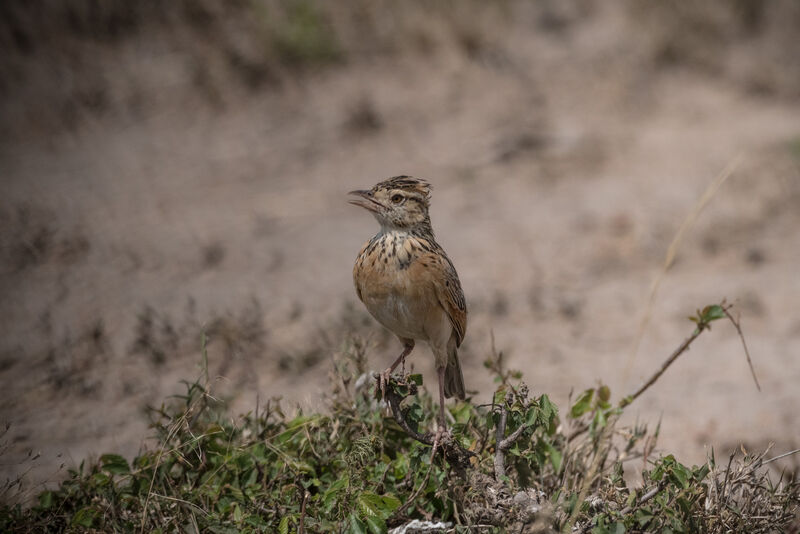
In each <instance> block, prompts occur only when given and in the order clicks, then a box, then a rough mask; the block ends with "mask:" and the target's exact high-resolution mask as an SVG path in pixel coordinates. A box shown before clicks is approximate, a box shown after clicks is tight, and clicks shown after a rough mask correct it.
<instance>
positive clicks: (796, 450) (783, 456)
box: [761, 449, 800, 465]
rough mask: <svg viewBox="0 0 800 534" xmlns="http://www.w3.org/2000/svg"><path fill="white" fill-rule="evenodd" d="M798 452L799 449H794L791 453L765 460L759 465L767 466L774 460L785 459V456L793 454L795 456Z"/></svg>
mask: <svg viewBox="0 0 800 534" xmlns="http://www.w3.org/2000/svg"><path fill="white" fill-rule="evenodd" d="M798 452H800V449H795V450H793V451H789V452H785V453H783V454H779V455H778V456H776V457H774V458H770V459H769V460H767V461H766V462H764V463H762V464H761V465H767V464H768V463H772V462H774V461H775V460H780V459H781V458H786V457H787V456H791V455H793V454H797V453H798Z"/></svg>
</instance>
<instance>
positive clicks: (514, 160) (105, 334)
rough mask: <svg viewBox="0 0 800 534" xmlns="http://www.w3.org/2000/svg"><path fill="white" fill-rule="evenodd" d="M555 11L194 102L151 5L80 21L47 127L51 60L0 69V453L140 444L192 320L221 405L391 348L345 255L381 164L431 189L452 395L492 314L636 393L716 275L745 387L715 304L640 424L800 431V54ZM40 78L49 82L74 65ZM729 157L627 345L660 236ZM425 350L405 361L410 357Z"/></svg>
mask: <svg viewBox="0 0 800 534" xmlns="http://www.w3.org/2000/svg"><path fill="white" fill-rule="evenodd" d="M545 4H548V3H543V5H545ZM514 5H516V4H514ZM558 5H559V6H561V7H559V8H557V9H556V8H553V9H555V11H553V10H552V9H551V10H550V11H548V10H546V9H544V8H541V9H539V10H538V11H535V12H528V11H525V10H521V11H519V12H517V13H515V15H513V16H510V18H501V19H500V21H498V20H495V19H494V18H492V17H487V18H486V19H485V21H484V22H483V23H482V26H481V27H480V28H479V31H478V30H476V31H477V33H465V34H463V35H460V37H459V36H457V37H454V38H452V39H450V38H447V39H444V38H443V39H441V40H440V41H436V44H435V46H434V45H429V46H426V47H421V48H420V49H417V48H414V47H409V50H402V51H400V52H393V53H391V54H387V55H378V56H376V57H371V56H363V55H359V56H358V57H356V58H355V59H351V60H348V61H346V62H344V63H341V64H333V65H331V66H326V67H324V68H319V69H313V70H311V71H308V72H303V73H300V74H296V75H291V76H289V75H286V74H285V73H284V74H282V78H281V82H280V83H279V84H275V85H274V86H273V85H269V84H267V85H261V86H258V87H257V88H256V89H253V88H251V87H245V86H243V85H241V84H238V82H234V81H230V82H217V85H216V88H215V89H214V91H213V92H214V94H215V95H216V96H214V98H209V97H208V91H207V90H206V89H203V90H201V89H198V88H197V87H198V86H199V85H200V82H198V78H197V77H196V76H193V75H192V72H193V71H190V70H189V69H188V68H187V67H186V62H187V53H184V52H183V51H182V50H184V49H182V48H180V47H176V45H175V44H174V42H173V41H169V40H165V39H166V38H162V37H159V38H158V39H155V38H153V35H156V36H160V35H162V33H163V30H158V31H156V30H152V31H148V32H144V31H141V32H140V33H138V34H135V35H134V36H132V37H128V38H126V39H125V40H123V41H121V42H115V43H113V44H106V43H104V42H100V43H99V44H97V43H94V44H92V45H91V46H92V47H94V48H92V50H102V53H98V54H97V55H96V56H93V59H91V60H88V59H87V60H85V62H92V61H96V62H97V63H98V65H99V66H98V67H97V68H98V69H100V68H102V76H101V77H100V78H101V79H102V80H103V83H104V84H105V85H104V88H105V89H104V91H105V92H104V93H101V94H102V95H104V96H102V97H98V98H99V101H100V102H101V104H97V103H96V102H95V101H93V100H91V99H88V100H87V99H85V98H84V100H85V101H87V102H89V104H86V106H84V108H81V110H79V111H77V112H74V113H73V112H72V111H70V113H67V116H68V117H69V120H68V121H67V122H59V121H57V120H55V119H53V117H54V115H53V114H52V113H51V110H52V109H58V110H62V111H64V108H63V106H61V104H58V105H55V104H53V105H52V106H51V105H50V104H51V103H52V101H51V100H50V99H51V98H55V97H53V96H52V95H53V94H57V93H56V92H57V91H58V90H60V88H59V87H58V86H56V87H50V86H48V88H47V90H45V89H42V88H41V87H40V86H39V85H37V84H39V83H41V80H43V79H46V75H47V72H46V71H47V69H46V66H47V65H52V62H51V63H48V61H50V59H48V58H51V56H48V55H47V53H45V52H43V51H42V49H41V48H39V49H38V51H34V52H33V53H31V54H32V55H29V56H25V57H27V59H26V60H25V61H24V62H23V63H20V64H21V65H23V67H20V69H21V70H19V72H20V73H22V74H20V75H19V76H20V77H19V78H18V79H19V80H21V83H20V84H18V85H15V84H11V83H9V80H10V74H9V73H11V72H17V71H13V70H12V69H11V68H10V67H9V68H6V69H4V70H3V75H4V83H3V84H2V90H3V91H4V93H3V94H4V95H5V96H4V103H3V105H2V109H3V114H4V115H3V117H4V121H3V126H2V135H0V176H1V177H2V179H1V180H2V182H0V198H2V200H0V221H2V228H3V231H2V238H1V239H2V242H1V243H0V245H2V251H3V253H2V263H0V275H1V276H0V291H1V292H2V299H1V300H0V322H1V323H2V324H3V330H2V332H3V335H2V336H0V382H1V383H2V403H0V422H3V423H5V422H7V423H9V424H10V427H9V428H8V430H7V431H6V432H5V434H3V435H2V438H0V442H2V456H0V476H2V478H3V479H5V478H6V477H11V478H13V477H15V476H16V475H18V474H20V473H23V472H26V473H27V477H26V479H25V484H24V487H25V488H27V489H28V490H30V491H34V490H35V489H36V488H38V487H41V486H40V484H41V483H45V482H52V481H55V480H58V479H59V477H61V476H63V473H64V469H66V468H68V467H71V466H74V465H76V464H78V463H80V462H81V460H83V459H84V458H86V457H87V456H90V455H97V454H101V453H104V452H110V451H116V452H121V453H124V454H126V455H133V454H135V453H136V451H137V450H138V449H139V447H140V446H141V444H142V441H143V440H144V439H145V438H146V437H147V436H148V430H147V418H146V416H145V406H146V405H148V404H156V405H157V404H159V403H161V402H162V401H164V400H165V398H166V397H167V396H168V395H171V394H176V393H180V392H181V391H182V390H183V385H182V384H181V383H180V380H181V379H189V380H193V379H194V378H196V377H197V376H198V375H199V373H200V371H199V362H200V332H201V331H202V330H204V329H205V330H206V331H208V332H209V336H210V345H209V366H210V371H211V374H212V376H215V377H217V378H216V380H215V382H216V386H215V387H216V388H217V389H216V390H217V391H218V392H219V393H220V395H222V396H224V397H226V398H228V399H229V400H230V402H231V405H232V411H233V413H243V412H246V411H249V410H252V409H254V407H255V405H256V402H257V400H258V401H259V402H263V401H264V400H265V399H267V398H269V397H272V396H275V395H282V396H283V398H284V399H285V401H286V402H287V404H288V405H289V406H292V405H297V404H299V405H300V406H304V407H308V408H313V407H314V406H315V405H317V404H318V402H319V399H320V394H321V392H323V391H324V390H325V388H326V383H327V380H328V369H329V366H330V360H331V357H332V355H333V354H334V353H335V352H336V351H338V350H340V349H341V347H342V345H343V343H344V342H345V341H346V339H347V338H348V337H349V336H350V335H351V334H352V333H353V332H356V333H358V334H359V335H371V336H372V339H373V340H374V341H375V348H374V349H373V350H372V352H371V354H370V361H371V363H372V365H373V366H374V368H375V369H380V368H383V367H384V366H385V365H387V364H388V362H390V361H391V360H392V359H393V358H394V357H395V356H396V353H397V352H398V351H399V350H400V346H399V344H398V343H397V342H396V341H395V340H392V339H390V338H388V337H387V336H386V335H385V333H381V331H380V326H379V325H377V323H375V322H373V321H372V320H371V319H370V318H369V317H368V316H367V315H366V314H365V312H364V311H363V310H362V309H361V307H360V303H358V302H357V299H356V296H355V293H354V291H353V288H352V281H351V269H352V264H353V261H354V259H355V255H356V253H357V252H358V250H359V247H360V246H361V244H362V243H363V242H364V241H366V240H367V239H368V238H369V237H370V236H371V235H372V234H373V233H374V232H375V231H376V230H377V225H376V223H375V221H374V220H373V219H372V218H371V217H370V216H369V215H368V214H367V213H365V212H363V210H358V209H356V208H355V207H353V206H350V205H348V204H347V202H346V196H345V194H346V192H347V191H349V190H351V189H356V188H364V187H368V186H371V185H372V184H373V183H375V182H377V181H378V180H381V179H384V178H386V177H389V176H393V175H397V174H411V175H415V176H420V177H424V178H427V179H428V180H429V181H430V182H431V183H432V184H433V185H434V196H433V204H432V220H433V225H434V229H435V231H436V233H437V237H438V239H439V240H440V242H441V244H442V245H443V246H444V247H445V249H446V250H447V252H448V254H449V255H450V257H451V259H452V260H453V262H454V264H455V266H456V268H457V269H458V272H459V275H460V278H461V281H462V284H463V287H464V291H465V294H466V296H467V301H468V306H469V326H468V330H467V336H466V340H465V342H464V346H463V350H462V360H463V366H464V374H465V380H466V384H467V388H468V389H469V390H472V391H475V392H476V393H475V397H474V398H476V399H487V398H488V396H489V395H490V394H491V392H492V390H493V389H492V388H493V385H492V384H491V382H490V380H489V377H488V376H487V374H486V373H485V371H484V369H483V367H482V361H483V359H484V358H485V357H486V355H487V354H488V352H489V350H490V339H491V334H492V333H493V335H494V339H495V343H496V345H497V348H498V349H501V350H503V351H504V352H505V354H506V355H507V356H508V362H509V365H510V366H512V367H515V368H518V369H520V370H522V371H523V372H524V375H525V379H526V381H527V382H528V384H529V385H530V386H531V389H532V390H533V391H534V392H547V393H548V394H550V395H551V397H552V398H553V399H554V400H556V401H557V402H558V403H559V405H560V406H561V407H562V409H564V408H565V407H566V402H567V398H568V396H569V395H570V392H571V391H573V390H574V391H579V390H581V389H583V388H586V387H590V386H592V385H595V384H596V383H597V382H598V381H603V382H604V383H607V384H608V385H609V386H610V387H611V390H612V392H613V393H614V394H615V395H618V396H622V395H624V394H627V393H629V392H631V391H632V390H633V389H634V388H635V387H636V386H638V385H639V384H640V383H641V382H642V381H643V380H644V379H646V378H647V376H649V374H650V373H652V372H653V371H654V370H655V369H656V368H657V367H658V366H659V365H660V364H661V362H662V361H663V360H664V359H665V358H666V357H667V356H668V355H669V354H670V352H671V351H672V350H673V349H674V348H675V347H677V345H678V344H679V343H680V342H681V341H682V340H683V339H684V338H685V337H686V336H687V335H688V334H690V333H691V330H692V328H693V325H692V324H691V323H690V322H689V321H688V320H687V316H689V315H691V314H693V313H694V311H695V309H696V308H698V307H702V306H704V305H706V304H710V303H715V302H719V301H720V300H721V299H723V298H725V299H727V300H728V301H729V302H733V303H735V304H736V308H735V310H736V311H737V312H739V313H740V314H741V323H742V327H743V329H744V334H745V336H746V339H747V343H748V347H749V349H750V352H751V354H752V356H753V361H754V365H755V370H756V372H757V373H758V377H759V380H760V382H761V386H762V391H761V392H758V391H757V390H756V387H755V385H754V384H753V381H752V379H751V377H750V373H749V370H748V367H747V364H746V361H745V357H744V353H743V351H742V348H741V344H740V341H739V339H738V336H737V334H736V331H735V330H734V329H733V327H732V326H731V325H730V324H725V323H723V322H720V323H716V324H715V325H714V328H713V331H711V332H709V333H706V334H704V335H703V336H702V337H701V338H700V339H699V340H698V341H697V342H696V344H695V345H693V346H692V349H691V350H690V351H689V353H687V354H686V355H685V356H684V357H682V358H681V359H680V360H678V362H677V363H676V364H675V365H674V366H673V367H672V368H670V370H669V371H668V372H667V373H666V374H665V375H664V376H663V377H662V378H661V379H660V380H659V381H658V383H657V384H656V385H655V386H654V387H653V388H652V389H651V390H649V391H648V392H647V393H646V394H645V395H644V396H643V397H642V398H641V399H640V400H639V401H637V404H636V405H634V406H633V407H632V408H631V410H630V412H631V419H630V420H631V421H632V420H633V417H635V418H636V419H638V420H639V421H646V422H648V423H649V424H650V425H655V424H656V423H657V422H658V421H659V420H660V421H661V435H660V438H659V448H660V449H661V450H669V451H671V452H675V453H677V455H678V456H679V458H681V459H683V460H685V461H687V462H700V461H702V460H703V459H704V458H705V455H706V454H707V453H708V452H709V450H710V448H711V447H714V448H715V450H716V451H719V454H722V455H727V454H728V453H729V452H730V451H732V450H733V448H735V447H738V445H739V443H744V444H745V447H747V448H763V447H765V446H767V445H768V444H769V443H771V442H775V443H776V445H775V446H774V449H773V450H774V451H775V452H776V453H779V452H784V451H786V450H790V449H793V448H797V447H800V433H798V431H797V429H798V428H800V416H798V411H797V406H798V405H800V387H798V383H800V358H798V354H800V314H799V313H798V302H800V232H799V231H798V228H799V227H800V105H798V103H800V97H799V96H798V95H800V93H797V92H795V91H796V87H798V85H793V84H800V79H795V78H792V77H789V78H788V82H785V81H782V80H783V79H782V78H781V79H779V78H771V77H770V74H769V73H770V72H773V71H774V70H775V69H772V70H770V68H771V67H772V65H770V63H769V62H768V61H766V60H765V59H764V58H765V57H767V58H770V57H772V56H769V55H767V56H763V55H759V54H760V52H759V51H760V50H762V49H763V47H764V46H768V45H769V41H768V39H767V37H763V36H761V37H758V36H756V37H749V38H748V39H749V40H747V39H745V38H741V39H740V38H739V37H736V38H733V37H730V40H729V41H724V42H723V45H719V49H718V50H717V49H714V50H717V52H716V53H718V55H719V57H717V58H716V59H715V61H714V62H709V61H707V60H706V59H704V58H701V60H698V59H697V58H695V57H694V56H688V55H686V53H685V50H683V49H682V48H680V46H673V47H671V48H670V47H664V46H662V45H663V42H662V41H658V39H659V37H658V36H657V35H656V36H654V35H653V32H651V31H650V26H648V25H649V24H651V23H652V21H648V20H649V19H646V18H645V19H643V18H642V16H641V15H637V14H635V13H634V14H632V13H631V8H630V6H629V4H626V3H605V2H604V3H599V2H598V3H593V2H572V3H569V2H568V3H563V4H558ZM563 6H571V7H563ZM576 6H577V7H576ZM551 7H552V6H551ZM520 9H521V8H520ZM548 14H549V15H548ZM545 15H548V16H552V17H555V18H554V19H553V20H551V19H550V18H547V17H546V16H545ZM505 16H506V17H509V15H508V14H506V15H505ZM773 18H774V17H773ZM770 20H772V19H770ZM773 22H774V21H773ZM762 24H763V25H767V23H765V22H762ZM767 26H768V25H767ZM768 27H769V28H771V26H768ZM763 31H766V30H763ZM464 35H466V37H464ZM476 35H477V37H475V36H476ZM467 37H469V38H467ZM419 39H420V40H421V41H424V39H422V38H421V37H420V38H419ZM687 39H688V37H687ZM656 41H657V42H656ZM3 42H5V43H6V44H8V42H9V41H3ZM654 42H655V44H654ZM765 42H766V43H767V44H763V43H765ZM680 43H684V41H680ZM684 44H685V43H684ZM762 45H763V46H762ZM687 46H689V45H687ZM692 46H694V45H692ZM659 47H660V48H659ZM748 47H751V48H752V49H750V48H748ZM81 50H82V49H81ZM664 50H666V52H665V51H664ZM712 51H713V50H712ZM659 54H661V55H659ZM673 56H674V57H673ZM20 57H22V55H20ZM53 57H55V56H53ZM664 57H667V59H664ZM720 58H721V59H720ZM4 61H5V63H4V65H5V66H6V67H8V66H9V65H11V63H12V62H11V60H10V59H6V60H4ZM209 64H211V65H212V67H211V68H212V73H213V62H212V61H211V60H210V59H209ZM40 66H41V68H39V67H40ZM15 68H16V67H15ZM82 68H84V69H86V68H88V67H85V66H84V67H82ZM65 69H66V67H65ZM59 72H61V71H59ZM81 72H84V71H81ZM765 72H766V74H765ZM781 72H782V74H783V75H786V72H783V71H781ZM791 72H792V71H789V75H791ZM794 72H795V74H796V73H797V72H800V69H798V70H797V71H794ZM59 76H61V77H62V78H60V79H61V80H62V81H63V91H64V93H65V94H68V96H69V95H72V96H74V95H75V94H77V93H76V91H79V90H83V89H85V87H88V85H86V86H84V85H82V84H84V82H85V80H84V79H83V78H76V79H72V78H70V77H69V76H68V75H66V74H64V72H61V74H59ZM37 80H38V81H37ZM85 83H86V84H88V83H89V82H85ZM26 84H30V86H28V85H26ZM134 86H135V87H137V88H138V89H137V91H138V93H137V92H135V91H133V89H130V88H131V87H134ZM70 91H72V92H70ZM126 91H128V93H126ZM26 93H27V94H28V97H26V96H25V94H26ZM81 94H84V95H85V94H86V93H85V92H84V93H81ZM88 94H90V95H91V94H92V93H88ZM109 95H110V96H109ZM137 95H138V96H137ZM95 96H96V95H95ZM34 98H35V99H36V100H35V101H32V99H34ZM96 100H97V98H96ZM65 101H67V102H72V104H71V105H75V106H77V104H75V103H74V101H69V100H65ZM92 102H94V104H92ZM59 106H61V107H59ZM71 109H72V108H70V110H71ZM67 111H69V110H67ZM64 112H65V113H66V111H64ZM65 120H66V119H65ZM729 166H732V169H733V172H732V174H731V176H730V178H729V179H728V180H727V181H726V182H725V183H724V185H723V186H722V187H721V188H720V190H719V191H718V192H717V193H716V195H715V196H714V197H713V199H712V200H711V201H710V203H709V204H708V205H707V206H706V207H705V209H704V210H703V211H702V213H701V214H700V215H699V217H698V219H697V220H696V222H695V224H694V225H693V226H692V227H691V228H690V229H689V231H688V232H687V234H686V235H685V238H684V239H683V240H682V241H681V243H680V247H679V249H678V254H677V258H676V261H675V263H674V265H673V266H672V268H671V269H670V270H669V271H668V272H667V274H666V275H665V276H664V278H663V279H662V281H661V285H660V288H659V290H658V293H657V295H656V298H655V300H654V304H653V306H652V309H651V319H650V321H649V323H648V325H647V327H646V329H645V330H644V334H643V337H642V340H641V343H640V345H639V347H638V350H636V352H635V354H634V349H635V346H636V339H637V336H638V334H639V331H640V324H641V322H642V317H643V316H644V315H645V313H646V312H647V310H648V295H649V292H650V288H651V285H652V284H653V282H654V280H655V279H656V278H657V277H658V276H659V275H660V273H661V270H662V265H663V262H664V257H665V255H666V253H667V249H668V247H669V245H670V242H671V241H672V239H673V237H674V236H675V234H676V232H677V231H678V228H679V227H680V225H681V223H682V222H683V221H684V219H685V218H686V217H687V215H688V214H689V213H690V212H691V210H692V209H693V207H694V205H695V204H696V203H697V202H698V201H699V199H700V198H701V196H702V194H703V192H704V191H705V190H706V188H707V187H708V185H709V184H710V183H711V182H712V181H713V180H714V178H715V177H716V176H717V175H718V174H719V173H720V172H722V171H723V169H725V168H726V167H729ZM431 360H432V358H431V355H430V352H429V351H428V349H427V347H423V346H420V348H419V349H417V350H416V351H415V352H414V354H413V355H412V357H411V361H412V362H413V363H414V365H415V366H416V367H417V368H418V369H420V370H422V372H423V373H425V378H426V381H427V382H429V383H430V382H431V381H432V380H433V376H434V375H433V370H432V366H431ZM32 457H34V459H33V460H32V459H31V458H32ZM793 461H794V460H792V459H789V460H788V463H787V465H790V466H791V465H794V466H795V467H796V466H797V464H796V462H795V463H794V464H792V462H793ZM62 465H63V466H64V467H61V466H62Z"/></svg>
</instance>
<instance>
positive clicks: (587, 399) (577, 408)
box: [570, 389, 594, 419]
mask: <svg viewBox="0 0 800 534" xmlns="http://www.w3.org/2000/svg"><path fill="white" fill-rule="evenodd" d="M593 397H594V389H587V390H586V391H584V392H583V393H581V396H580V397H578V400H576V401H575V404H573V405H572V409H571V410H570V415H571V416H572V418H573V419H577V418H578V417H580V416H582V415H583V414H585V413H586V412H588V411H589V410H591V409H592V398H593Z"/></svg>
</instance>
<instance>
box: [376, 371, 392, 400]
mask: <svg viewBox="0 0 800 534" xmlns="http://www.w3.org/2000/svg"><path fill="white" fill-rule="evenodd" d="M391 379H392V369H391V368H389V369H386V370H385V371H384V372H382V373H380V374H379V375H378V388H377V389H376V390H375V396H376V397H377V396H378V392H379V391H380V398H381V399H382V400H385V399H386V386H388V385H389V381H390V380H391Z"/></svg>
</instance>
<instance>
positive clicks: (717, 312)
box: [701, 304, 725, 323]
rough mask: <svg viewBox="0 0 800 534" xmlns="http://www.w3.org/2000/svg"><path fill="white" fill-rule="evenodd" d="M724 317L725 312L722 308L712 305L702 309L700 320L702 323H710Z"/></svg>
mask: <svg viewBox="0 0 800 534" xmlns="http://www.w3.org/2000/svg"><path fill="white" fill-rule="evenodd" d="M724 317H725V310H724V309H722V306H720V305H719V304H712V305H711V306H706V307H705V308H703V312H702V314H701V318H702V320H703V322H704V323H710V322H711V321H716V320H717V319H723V318H724Z"/></svg>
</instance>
